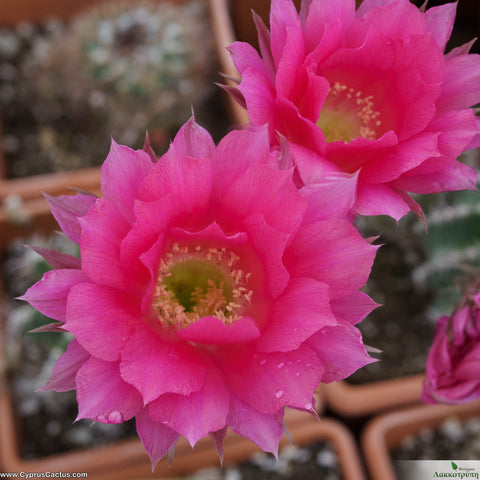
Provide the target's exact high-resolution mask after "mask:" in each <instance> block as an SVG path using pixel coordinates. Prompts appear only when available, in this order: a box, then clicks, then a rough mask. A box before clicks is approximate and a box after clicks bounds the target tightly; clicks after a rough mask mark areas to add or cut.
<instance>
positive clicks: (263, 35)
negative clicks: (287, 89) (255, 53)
mask: <svg viewBox="0 0 480 480" xmlns="http://www.w3.org/2000/svg"><path fill="white" fill-rule="evenodd" d="M252 13H253V21H254V23H255V27H256V28H257V32H258V46H259V47H260V53H261V55H262V60H263V61H264V63H265V66H266V73H267V76H268V77H269V78H271V80H272V83H274V80H275V65H274V63H275V62H274V60H273V56H272V44H271V42H270V32H269V30H268V29H267V27H266V26H265V23H264V22H263V20H262V18H261V17H260V16H259V15H257V14H256V13H255V12H252Z"/></svg>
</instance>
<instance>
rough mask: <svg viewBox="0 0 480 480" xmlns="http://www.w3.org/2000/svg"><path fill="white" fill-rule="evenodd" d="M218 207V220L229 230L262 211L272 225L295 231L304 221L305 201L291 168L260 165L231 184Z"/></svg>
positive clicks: (284, 230) (283, 230)
mask: <svg viewBox="0 0 480 480" xmlns="http://www.w3.org/2000/svg"><path fill="white" fill-rule="evenodd" d="M280 192H281V194H280ZM219 207H220V208H219V212H218V214H217V221H218V222H219V223H221V224H222V225H227V227H226V229H227V230H231V229H233V228H234V225H235V224H237V225H238V224H239V223H241V222H242V219H244V218H246V217H248V216H250V215H252V214H254V213H261V214H262V215H263V217H264V219H265V222H266V223H267V224H268V225H270V226H271V227H272V228H275V229H276V230H279V231H281V232H285V233H293V232H295V231H296V230H297V229H298V227H299V226H300V223H301V222H302V217H303V214H304V211H305V202H304V200H303V199H302V196H301V195H300V194H299V193H298V191H297V188H296V187H295V185H294V183H293V181H292V172H291V171H289V170H280V171H279V170H278V167H277V169H273V168H268V167H265V166H263V165H262V166H260V165H258V166H255V167H252V168H249V169H248V170H247V171H246V172H245V173H244V175H242V176H241V177H240V178H239V179H238V180H237V181H236V182H234V183H233V184H232V186H231V187H230V189H229V190H228V191H227V192H226V193H225V194H224V196H223V197H222V203H221V205H220V206H219Z"/></svg>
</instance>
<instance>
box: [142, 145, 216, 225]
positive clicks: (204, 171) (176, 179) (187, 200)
mask: <svg viewBox="0 0 480 480" xmlns="http://www.w3.org/2000/svg"><path fill="white" fill-rule="evenodd" d="M185 148H186V147H185V146H184V145H183V144H181V145H180V148H179V149H180V150H184V149H185ZM172 149H173V144H172V146H171V147H170V150H172ZM211 188H212V174H211V166H210V162H209V161H208V159H204V158H192V157H187V156H177V155H176V152H175V150H173V152H172V151H170V153H169V155H167V156H166V157H165V156H164V157H162V158H160V160H159V161H158V162H157V163H156V164H155V167H154V168H153V170H152V171H151V173H150V174H149V175H148V176H147V177H146V178H145V180H144V182H143V183H142V187H141V189H140V192H139V195H138V198H139V199H141V200H142V201H144V202H152V201H156V200H160V199H162V198H164V197H166V196H168V195H172V196H175V197H176V200H177V202H178V203H179V208H180V209H181V210H182V212H184V214H185V215H191V216H192V217H195V216H196V215H199V214H200V212H203V211H205V209H206V208H207V206H208V203H209V201H210V191H211Z"/></svg>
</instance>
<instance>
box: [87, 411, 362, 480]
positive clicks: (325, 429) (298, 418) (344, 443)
mask: <svg viewBox="0 0 480 480" xmlns="http://www.w3.org/2000/svg"><path fill="white" fill-rule="evenodd" d="M288 416H289V418H288V419H287V424H288V426H289V430H290V433H291V436H292V439H293V444H294V445H295V446H298V447H301V446H306V445H308V444H311V443H314V442H317V441H325V442H327V443H329V444H330V445H331V446H332V447H333V448H334V450H335V451H336V453H337V455H338V459H339V464H340V466H341V470H342V475H343V477H342V478H344V479H345V480H364V479H365V475H364V471H363V467H362V463H361V461H360V457H359V454H358V450H357V446H356V444H355V440H354V439H353V437H352V434H351V433H350V431H349V430H348V429H347V428H346V427H345V426H344V425H343V424H341V423H339V422H337V421H336V420H332V419H330V418H326V419H322V420H321V421H320V422H318V421H317V420H315V419H314V418H312V417H310V416H309V415H307V416H305V415H303V414H301V413H298V412H294V411H290V412H289V413H288ZM286 445H288V440H286V439H285V438H283V439H282V441H281V442H280V448H282V447H284V446H286ZM132 447H133V445H132ZM224 447H225V459H224V462H223V465H224V466H226V467H228V466H231V465H234V464H238V463H239V462H242V461H245V460H247V459H248V458H249V457H250V456H251V455H253V454H254V453H255V452H257V451H259V449H258V448H257V447H256V446H255V445H254V444H253V443H252V442H250V441H249V440H246V439H244V438H241V437H238V436H234V435H227V437H226V439H225V442H224ZM212 466H214V467H218V466H219V462H218V456H217V453H216V451H215V449H214V448H213V447H212V445H211V443H210V442H209V441H208V440H207V441H203V440H202V441H200V442H199V443H198V444H197V446H196V447H195V451H192V449H191V447H190V446H189V445H187V444H186V443H185V442H183V443H181V444H179V445H178V447H177V448H176V450H175V458H174V461H173V465H172V466H170V465H169V463H168V460H167V459H163V460H162V461H160V462H159V464H158V465H157V468H156V469H155V472H154V474H152V472H151V469H150V467H149V466H148V465H146V464H145V463H144V464H143V465H135V466H132V467H131V468H129V469H127V470H123V471H122V474H125V475H126V477H125V478H156V477H169V478H176V477H178V476H182V475H187V474H191V473H193V472H194V471H197V470H199V469H204V468H208V467H212ZM129 475H130V476H129ZM139 476H140V477H139ZM89 478H90V477H89ZM95 478H97V477H95ZM98 478H99V480H108V479H109V478H111V477H98Z"/></svg>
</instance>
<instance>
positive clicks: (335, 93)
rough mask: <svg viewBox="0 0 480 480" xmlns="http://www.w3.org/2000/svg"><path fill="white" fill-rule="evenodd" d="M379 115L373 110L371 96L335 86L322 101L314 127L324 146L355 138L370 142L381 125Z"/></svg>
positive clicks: (346, 87)
mask: <svg viewBox="0 0 480 480" xmlns="http://www.w3.org/2000/svg"><path fill="white" fill-rule="evenodd" d="M379 117H380V113H379V112H378V111H376V110H375V109H374V103H373V95H368V96H365V95H364V94H363V93H362V92H361V91H358V90H355V89H353V88H351V87H348V86H347V85H344V84H341V83H339V82H335V83H334V84H333V87H332V88H331V89H330V92H329V94H328V96H327V98H326V99H325V103H324V104H323V107H322V111H321V113H320V117H319V118H318V120H317V126H318V127H320V128H321V129H322V131H323V133H324V135H325V140H326V141H327V142H339V141H344V142H346V143H348V142H350V141H352V140H354V139H355V138H358V137H363V138H366V139H367V140H374V139H375V138H377V129H378V127H380V125H381V124H382V121H381V120H380V119H379Z"/></svg>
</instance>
